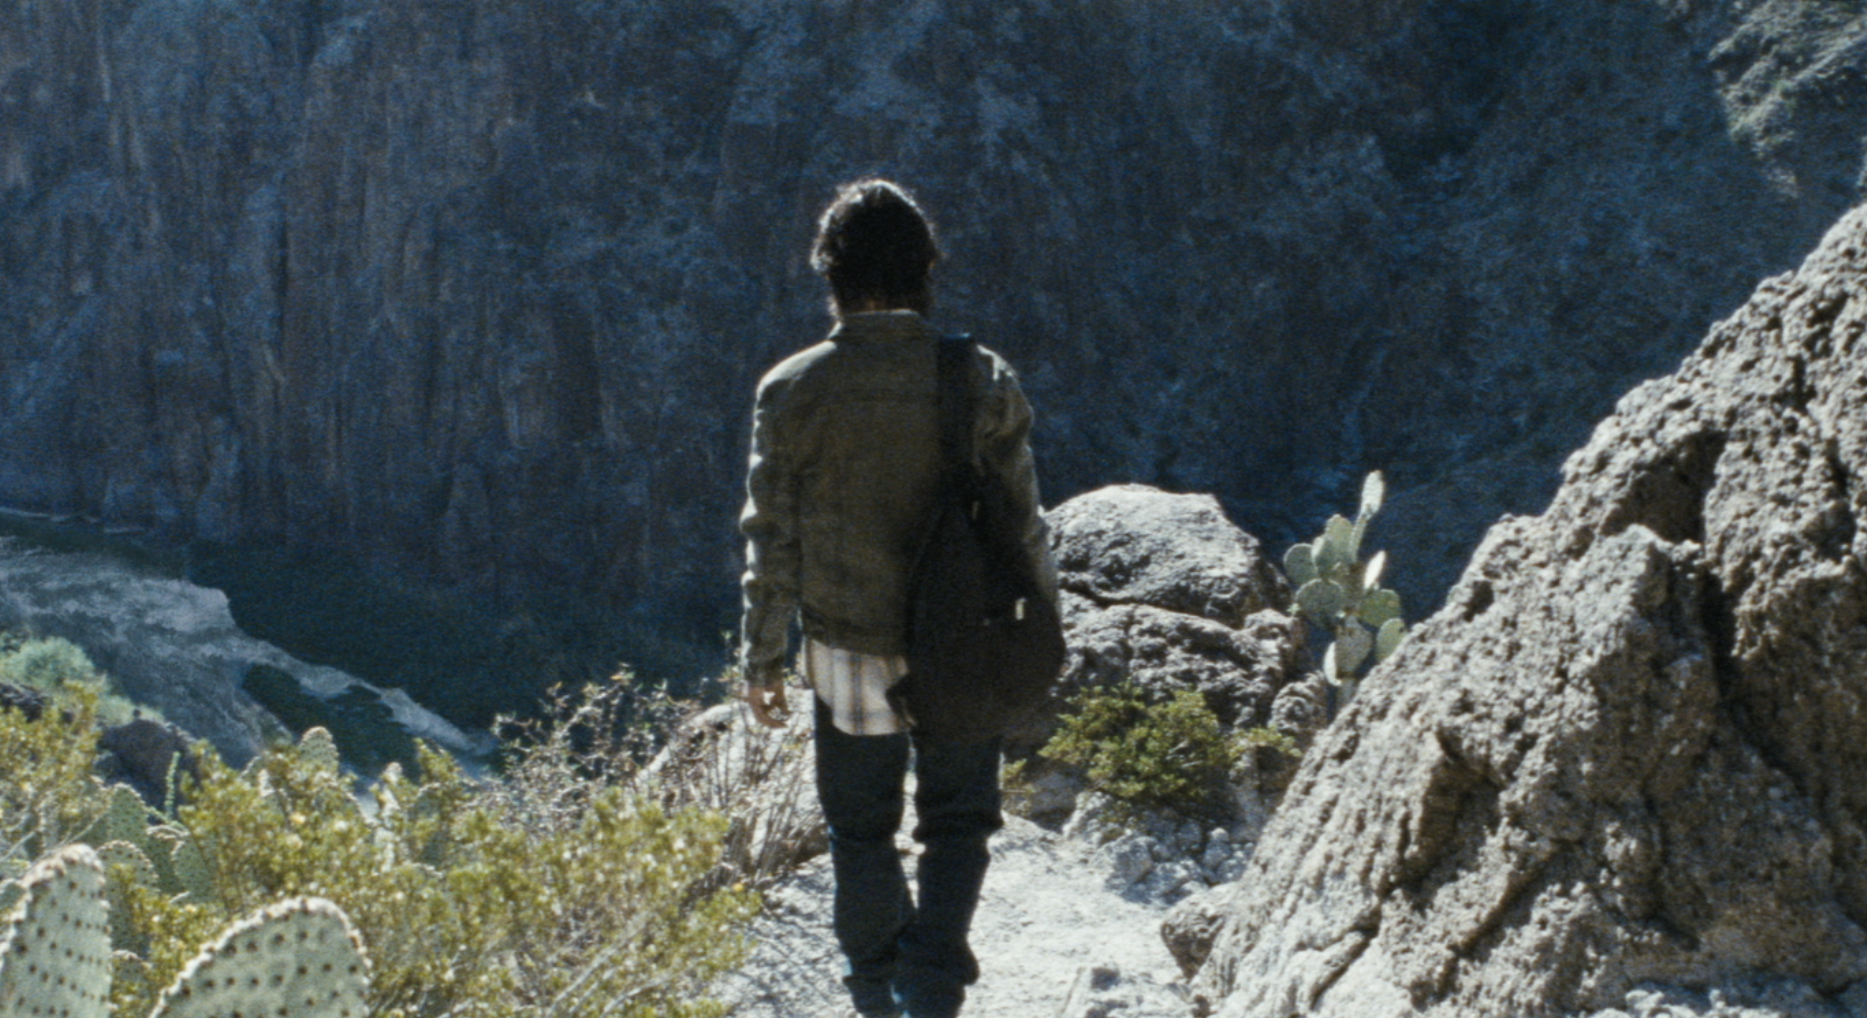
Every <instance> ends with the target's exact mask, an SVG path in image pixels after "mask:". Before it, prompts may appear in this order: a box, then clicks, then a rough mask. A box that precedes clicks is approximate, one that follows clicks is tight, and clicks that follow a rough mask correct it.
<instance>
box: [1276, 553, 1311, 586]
mask: <svg viewBox="0 0 1867 1018" xmlns="http://www.w3.org/2000/svg"><path fill="white" fill-rule="evenodd" d="M1284 574H1285V575H1286V576H1289V577H1290V582H1291V583H1294V584H1296V585H1297V586H1299V587H1301V586H1303V585H1304V584H1305V583H1308V582H1310V581H1311V580H1313V579H1315V578H1316V576H1317V573H1316V549H1315V548H1312V547H1310V546H1309V545H1307V544H1293V545H1291V546H1290V550H1289V551H1287V552H1284Z"/></svg>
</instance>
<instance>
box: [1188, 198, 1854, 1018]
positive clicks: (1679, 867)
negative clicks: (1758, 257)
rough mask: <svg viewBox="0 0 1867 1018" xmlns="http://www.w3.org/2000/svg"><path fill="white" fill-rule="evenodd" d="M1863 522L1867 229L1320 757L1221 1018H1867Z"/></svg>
mask: <svg viewBox="0 0 1867 1018" xmlns="http://www.w3.org/2000/svg"><path fill="white" fill-rule="evenodd" d="M1863 518H1867V210H1863V211H1857V212H1854V213H1850V214H1849V215H1848V216H1846V217H1844V218H1843V219H1842V220H1841V221H1840V222H1839V223H1838V224H1837V225H1835V227H1834V228H1833V229H1832V230H1831V231H1830V232H1829V234H1828V235H1827V237H1826V239H1825V240H1824V241H1823V242H1822V244H1821V245H1820V247H1819V248H1818V249H1817V250H1816V251H1815V252H1814V253H1813V254H1812V255H1810V256H1809V258H1808V259H1807V260H1806V261H1805V262H1804V264H1803V265H1802V267H1801V268H1800V269H1799V270H1797V271H1796V272H1794V273H1793V274H1788V275H1784V276H1781V277H1778V278H1775V279H1771V280H1768V281H1766V282H1765V283H1764V284H1763V285H1762V286H1761V287H1759V288H1758V289H1757V291H1756V292H1755V294H1754V296H1753V297H1752V298H1751V300H1750V301H1749V303H1748V304H1747V305H1745V306H1744V307H1743V308H1742V309H1741V310H1740V311H1739V312H1738V313H1737V314H1735V315H1734V316H1733V317H1731V318H1730V319H1728V320H1726V321H1725V322H1723V323H1720V324H1719V325H1718V326H1717V327H1716V328H1714V329H1713V330H1712V332H1711V334H1710V336H1709V337H1708V338H1707V339H1706V340H1705V342H1704V344H1703V346H1702V347H1701V348H1700V349H1699V350H1698V352H1697V353H1695V354H1694V355H1692V356H1690V357H1688V358H1687V359H1686V361H1685V362H1684V364H1683V365H1682V366H1681V367H1680V368H1679V370H1678V371H1677V372H1676V373H1675V374H1673V375H1671V376H1670V377H1666V378H1662V379H1658V380H1656V381H1653V382H1649V383H1647V384H1644V385H1642V386H1640V387H1638V388H1637V389H1635V390H1634V391H1633V392H1631V393H1630V394H1628V395H1627V396H1626V397H1625V398H1624V399H1623V400H1622V401H1621V402H1620V404H1619V406H1618V408H1617V410H1616V412H1615V413H1614V415H1613V416H1612V417H1610V418H1609V419H1608V420H1607V421H1605V422H1604V423H1603V424H1602V425H1601V426H1600V427H1599V428H1597V430H1596V432H1595V434H1594V437H1593V439H1592V440H1591V441H1590V442H1589V443H1588V445H1587V446H1586V447H1585V448H1583V449H1582V450H1581V451H1580V452H1578V453H1576V454H1575V455H1573V456H1572V457H1570V459H1569V460H1568V462H1567V464H1566V465H1565V467H1564V483H1563V486H1562V489H1561V491H1560V492H1559V494H1558V495H1557V496H1556V498H1555V501H1554V503H1553V504H1552V505H1551V506H1550V508H1549V510H1548V511H1547V512H1546V513H1545V514H1544V515H1542V516H1541V517H1537V518H1513V519H1510V520H1507V521H1505V522H1503V523H1501V524H1499V525H1498V526H1496V527H1494V528H1493V529H1492V531H1491V532H1490V534H1489V535H1488V536H1487V537H1486V539H1485V541H1484V543H1483V545H1482V546H1481V548H1480V551H1479V553H1478V555H1477V557H1476V559H1475V560H1474V561H1473V563H1472V565H1471V567H1470V568H1469V569H1468V570H1467V572H1466V573H1465V576H1464V578H1463V579H1462V580H1461V581H1460V583H1459V584H1458V586H1457V587H1456V588H1455V589H1454V590H1453V592H1452V594H1451V596H1450V598H1449V603H1448V605H1447V607H1446V608H1445V609H1444V610H1443V611H1441V612H1440V613H1439V614H1437V615H1435V616H1434V617H1433V618H1432V619H1431V620H1429V621H1428V622H1427V623H1425V624H1424V625H1422V626H1420V627H1419V628H1418V629H1417V630H1416V632H1415V633H1414V634H1413V636H1412V637H1411V638H1410V639H1409V641H1408V642H1407V643H1406V644H1405V645H1404V646H1403V647H1402V648H1401V649H1400V651H1399V652H1398V653H1397V654H1396V655H1395V656H1394V657H1393V658H1392V659H1390V660H1389V661H1388V662H1386V663H1385V664H1384V665H1383V666H1382V667H1381V668H1380V669H1378V670H1377V671H1376V672H1375V673H1374V674H1373V676H1372V677H1371V678H1370V679H1369V680H1368V681H1367V682H1366V683H1365V684H1364V685H1363V687H1362V692H1361V694H1360V696H1359V697H1358V698H1357V699H1356V700H1355V702H1354V703H1353V704H1352V705H1351V706H1350V708H1349V710H1348V711H1347V712H1346V713H1345V714H1344V716H1343V717H1341V718H1339V719H1338V720H1337V722H1336V723H1335V724H1334V725H1333V726H1332V727H1330V728H1329V729H1327V730H1326V731H1325V732H1324V733H1323V734H1322V736H1321V737H1320V738H1319V739H1318V740H1317V742H1316V744H1315V746H1314V747H1313V748H1312V750H1311V751H1310V753H1309V755H1308V756H1307V757H1306V759H1305V761H1304V763H1303V766H1302V767H1301V769H1300V770H1299V772H1298V775H1297V778H1296V781H1295V784H1294V785H1293V786H1292V788H1291V791H1290V793H1289V796H1288V798H1287V799H1286V800H1285V806H1284V808H1283V811H1282V812H1280V813H1279V814H1278V815H1277V817H1276V818H1274V819H1273V820H1272V822H1271V824H1270V826H1269V828H1268V829H1267V830H1266V832H1265V835H1264V838H1263V840H1262V841H1261V842H1260V845H1259V848H1258V851H1257V854H1256V855H1255V857H1254V859H1253V863H1252V865H1251V867H1250V868H1249V869H1248V871H1247V872H1246V874H1245V876H1244V877H1243V878H1242V879H1241V881H1240V883H1239V884H1238V885H1237V886H1236V887H1235V888H1234V889H1233V890H1232V891H1231V892H1230V898H1229V901H1228V903H1227V907H1228V909H1229V912H1230V917H1229V919H1228V921H1227V925H1226V928H1225V930H1224V932H1223V933H1222V934H1221V935H1220V937H1219V940H1218V943H1217V944H1216V946H1215V947H1214V949H1213V952H1212V954H1211V956H1210V958H1209V960H1208V961H1207V964H1206V965H1205V967H1204V968H1203V969H1202V971H1201V973H1200V976H1199V988H1200V989H1201V991H1202V992H1203V993H1204V994H1205V995H1206V996H1208V997H1209V998H1210V1000H1211V1001H1212V1002H1213V1003H1214V1004H1215V1005H1216V1006H1217V1010H1218V1014H1219V1015H1221V1016H1223V1018H1247V1016H1250V1018H1259V1016H1263V1018H1269V1016H1277V1018H1284V1016H1290V1015H1298V1014H1302V1015H1312V1016H1318V1018H1331V1016H1350V1015H1352V1016H1356V1018H1383V1016H1400V1015H1426V1016H1432V1018H1453V1016H1458V1018H1466V1016H1469V1018H1480V1016H1495V1015H1513V1016H1522V1018H1535V1016H1554V1015H1579V1014H1588V1013H1599V1014H1602V1015H1627V1014H1637V1015H1661V1014H1665V1015H1704V1014H1719V1015H1740V1014H1741V1015H1772V1016H1787V1015H1823V1016H1832V1015H1847V1014H1859V1013H1861V1012H1860V1006H1859V1005H1860V1002H1861V1000H1862V998H1863V996H1867V987H1863V986H1862V984H1861V980H1863V978H1867V932H1863V926H1867V827H1864V826H1863V823H1864V821H1867V712H1863V711H1862V709H1861V704H1862V700H1863V698H1867V566H1864V564H1863V563H1864V561H1867V532H1863V530H1862V528H1861V526H1860V521H1861V520H1862V519H1863ZM1759 980H1761V982H1759ZM1760 985H1761V986H1764V987H1765V989H1764V990H1758V989H1757V987H1758V986H1760ZM1770 987H1774V989H1770ZM1770 1001H1775V1002H1776V1003H1774V1004H1773V1003H1770Z"/></svg>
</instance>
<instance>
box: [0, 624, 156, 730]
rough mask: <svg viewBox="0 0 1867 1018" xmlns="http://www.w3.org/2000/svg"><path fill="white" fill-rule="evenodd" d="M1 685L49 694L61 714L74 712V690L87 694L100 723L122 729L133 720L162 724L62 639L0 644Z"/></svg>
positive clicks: (10, 639) (11, 640)
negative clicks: (119, 690)
mask: <svg viewBox="0 0 1867 1018" xmlns="http://www.w3.org/2000/svg"><path fill="white" fill-rule="evenodd" d="M0 682H6V683H11V684H13V685H16V686H25V687H27V688H30V689H37V690H39V691H41V692H43V693H46V694H47V695H49V696H50V697H51V698H52V703H53V704H54V705H56V706H58V707H59V708H60V709H61V710H66V711H69V710H71V705H72V700H73V694H74V691H75V690H78V689H84V690H86V691H88V693H89V695H90V697H91V698H92V701H93V706H94V709H95V713H96V718H97V721H98V722H99V723H100V724H105V725H121V724H124V723H126V722H128V721H130V720H131V719H132V718H136V717H139V716H141V717H147V718H150V719H152V720H160V719H161V717H162V715H161V713H160V712H159V711H156V710H154V709H152V708H148V707H142V706H139V705H137V704H134V703H131V702H130V701H129V700H127V699H124V697H123V696H121V695H120V694H119V693H118V691H117V688H116V683H115V682H114V681H113V680H111V678H110V677H109V676H107V675H105V674H104V673H102V672H100V671H98V670H97V666H96V665H94V664H92V663H91V659H90V657H89V656H88V655H86V654H85V653H84V649H83V648H81V647H79V646H78V645H77V644H75V643H72V642H71V641H70V640H66V639H64V638H62V637H57V636H48V637H44V638H41V639H27V638H22V637H19V636H17V635H14V634H9V636H8V638H7V639H5V640H4V641H0Z"/></svg>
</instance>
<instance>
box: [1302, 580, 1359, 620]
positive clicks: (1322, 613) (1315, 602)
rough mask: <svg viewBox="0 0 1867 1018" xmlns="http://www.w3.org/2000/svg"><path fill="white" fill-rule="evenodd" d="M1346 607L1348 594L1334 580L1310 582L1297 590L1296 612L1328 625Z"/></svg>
mask: <svg viewBox="0 0 1867 1018" xmlns="http://www.w3.org/2000/svg"><path fill="white" fill-rule="evenodd" d="M1347 606H1348V594H1347V593H1346V592H1344V591H1343V590H1342V588H1341V586H1340V585H1338V584H1337V583H1336V582H1335V581H1334V580H1311V581H1309V582H1308V583H1305V584H1304V585H1303V586H1302V587H1301V588H1300V589H1298V590H1297V611H1298V612H1300V613H1301V614H1303V615H1304V616H1305V617H1307V618H1310V619H1312V620H1315V621H1316V622H1318V623H1320V624H1322V625H1325V626H1326V625H1329V624H1330V623H1332V622H1333V621H1334V619H1335V617H1336V616H1337V615H1339V614H1341V612H1342V610H1343V609H1344V608H1346V607H1347Z"/></svg>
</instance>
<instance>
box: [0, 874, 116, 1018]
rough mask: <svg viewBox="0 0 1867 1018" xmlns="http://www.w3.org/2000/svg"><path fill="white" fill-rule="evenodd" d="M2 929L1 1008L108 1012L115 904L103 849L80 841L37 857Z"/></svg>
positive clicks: (51, 1013)
mask: <svg viewBox="0 0 1867 1018" xmlns="http://www.w3.org/2000/svg"><path fill="white" fill-rule="evenodd" d="M20 885H21V887H22V889H23V890H24V892H25V894H24V899H23V900H22V901H21V903H20V905H19V906H18V907H17V908H16V909H15V910H14V911H13V913H12V914H11V915H10V916H9V917H8V920H7V923H6V925H5V927H4V929H3V930H0V1015H6V1016H7V1018H107V1016H108V1015H109V1012H110V974H111V966H112V963H111V958H110V929H109V923H110V919H109V907H108V906H107V905H106V904H105V897H104V895H105V891H104V867H103V863H102V862H100V861H99V860H98V857H97V853H96V852H94V851H92V850H91V849H90V848H89V847H88V846H85V845H73V846H71V847H69V848H65V849H62V850H60V851H58V852H56V853H54V854H53V855H51V856H49V857H47V858H45V859H43V860H40V861H39V862H37V863H35V864H34V865H33V867H32V869H30V870H28V871H26V876H25V877H24V878H23V879H21V881H20Z"/></svg>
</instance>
